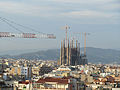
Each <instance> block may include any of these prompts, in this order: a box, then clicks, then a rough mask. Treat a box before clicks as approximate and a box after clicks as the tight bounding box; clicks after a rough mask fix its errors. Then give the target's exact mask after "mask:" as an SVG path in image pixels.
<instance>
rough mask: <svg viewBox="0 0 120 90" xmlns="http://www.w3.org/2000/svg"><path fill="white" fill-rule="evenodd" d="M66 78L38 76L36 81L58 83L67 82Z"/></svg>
mask: <svg viewBox="0 0 120 90" xmlns="http://www.w3.org/2000/svg"><path fill="white" fill-rule="evenodd" d="M68 81H69V79H68V78H53V77H46V78H40V79H39V80H38V81H37V82H36V83H45V82H56V83H58V84H68V83H69V82H68Z"/></svg>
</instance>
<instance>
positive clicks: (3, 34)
mask: <svg viewBox="0 0 120 90" xmlns="http://www.w3.org/2000/svg"><path fill="white" fill-rule="evenodd" d="M0 37H15V38H45V39H55V38H56V36H54V35H53V34H34V33H11V32H0Z"/></svg>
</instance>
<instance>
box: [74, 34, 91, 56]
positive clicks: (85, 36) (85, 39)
mask: <svg viewBox="0 0 120 90" xmlns="http://www.w3.org/2000/svg"><path fill="white" fill-rule="evenodd" d="M74 34H79V35H80V38H82V37H81V35H82V36H83V35H84V55H85V56H86V42H87V35H90V33H86V32H82V33H81V32H74Z"/></svg>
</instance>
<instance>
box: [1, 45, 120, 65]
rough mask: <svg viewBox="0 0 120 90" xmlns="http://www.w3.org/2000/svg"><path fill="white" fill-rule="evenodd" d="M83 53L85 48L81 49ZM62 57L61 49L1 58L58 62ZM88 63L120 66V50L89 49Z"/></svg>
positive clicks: (2, 56)
mask: <svg viewBox="0 0 120 90" xmlns="http://www.w3.org/2000/svg"><path fill="white" fill-rule="evenodd" d="M81 50H82V51H83V48H82V49H81ZM59 56H60V50H59V49H49V50H40V51H35V52H29V53H28V52H27V53H24V54H20V55H0V58H14V59H20V58H24V59H28V60H34V59H41V60H58V59H59ZM87 58H88V62H91V63H115V62H116V63H119V64H120V50H114V49H101V48H93V47H87Z"/></svg>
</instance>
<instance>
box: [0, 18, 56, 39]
mask: <svg viewBox="0 0 120 90" xmlns="http://www.w3.org/2000/svg"><path fill="white" fill-rule="evenodd" d="M0 20H1V21H3V22H5V23H6V24H7V25H9V26H10V27H12V28H14V29H15V30H16V31H19V32H20V33H12V32H0V37H11V38H12V37H15V38H44V39H56V36H55V35H54V34H45V33H42V32H38V31H36V30H34V29H32V28H30V27H26V26H23V25H21V24H18V23H15V22H13V21H11V20H8V19H6V18H2V17H0ZM13 24H14V25H17V26H20V27H22V28H25V29H29V30H31V31H34V32H37V33H39V34H35V33H24V32H22V31H21V30H20V29H18V28H16V27H15V26H14V25H13Z"/></svg>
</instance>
